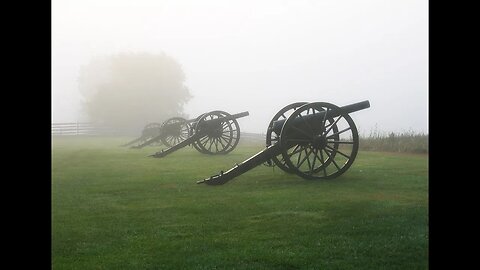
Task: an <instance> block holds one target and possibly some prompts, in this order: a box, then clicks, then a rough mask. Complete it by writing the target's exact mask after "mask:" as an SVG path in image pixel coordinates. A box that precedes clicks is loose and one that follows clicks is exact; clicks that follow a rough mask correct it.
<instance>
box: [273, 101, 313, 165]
mask: <svg viewBox="0 0 480 270" xmlns="http://www.w3.org/2000/svg"><path fill="white" fill-rule="evenodd" d="M305 104H307V102H295V103H292V104H290V105H287V106H285V107H283V108H282V109H281V110H280V111H278V112H277V114H275V115H274V116H273V118H272V120H271V121H270V123H269V124H268V128H267V133H266V146H267V147H268V146H270V145H272V144H276V143H278V141H279V139H280V137H279V135H280V134H277V133H275V132H272V127H273V122H275V121H278V120H284V119H287V118H288V117H289V116H290V115H291V114H292V113H293V112H294V111H295V110H297V109H298V108H299V107H300V106H302V105H305ZM271 161H273V162H274V164H272V163H271ZM265 165H266V166H275V165H277V166H278V167H279V168H280V169H282V170H283V171H285V172H288V173H293V170H291V169H290V168H288V167H287V164H285V160H284V159H283V156H282V155H281V154H280V155H278V156H274V157H272V158H271V160H269V161H267V162H266V164H265Z"/></svg>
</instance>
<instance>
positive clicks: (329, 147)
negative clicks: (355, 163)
mask: <svg viewBox="0 0 480 270" xmlns="http://www.w3.org/2000/svg"><path fill="white" fill-rule="evenodd" d="M326 147H327V148H328V149H330V150H332V152H335V153H339V154H340V155H342V156H344V157H346V158H348V159H350V156H348V155H347V154H344V153H342V152H341V151H340V150H338V149H335V148H332V147H331V146H329V145H327V146H326Z"/></svg>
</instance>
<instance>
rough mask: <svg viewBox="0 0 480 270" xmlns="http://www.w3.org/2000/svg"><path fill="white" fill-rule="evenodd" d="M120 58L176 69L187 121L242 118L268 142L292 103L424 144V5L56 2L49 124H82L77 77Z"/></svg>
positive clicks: (414, 1)
mask: <svg viewBox="0 0 480 270" xmlns="http://www.w3.org/2000/svg"><path fill="white" fill-rule="evenodd" d="M121 53H149V54H155V55H158V54H163V53H164V54H166V55H168V56H169V57H171V58H173V59H174V60H175V61H176V62H178V63H179V64H180V65H181V68H182V70H183V73H184V75H185V81H184V84H185V86H186V87H187V88H188V90H189V93H190V95H191V98H190V99H189V100H188V101H187V102H186V103H185V104H184V106H183V110H184V113H185V114H186V115H187V116H189V117H190V118H194V117H197V116H198V115H200V114H202V113H204V112H208V111H213V110H224V111H227V112H229V113H231V114H234V113H239V112H242V111H249V113H250V116H248V117H245V118H242V119H239V123H240V127H241V130H242V131H244V132H254V133H265V130H266V128H267V125H268V123H269V121H270V120H271V118H272V117H273V116H274V114H275V113H276V112H277V111H278V110H280V109H281V108H282V107H284V106H286V105H288V104H290V103H293V102H297V101H308V102H315V101H322V102H330V103H333V104H336V105H338V106H343V105H348V104H350V103H355V102H359V101H363V100H369V101H370V103H371V107H370V108H369V109H366V110H362V111H359V112H355V113H353V114H352V115H351V116H352V118H353V119H354V120H355V123H356V124H357V127H358V128H359V132H360V134H367V135H368V133H369V132H370V131H371V130H372V129H378V130H380V131H385V132H402V131H406V130H412V131H415V132H423V133H428V1H426V0H421V1H420V0H402V1H385V0H383V1H380V0H365V1H355V0H334V1H331V0H325V1H314V0H312V1H306V0H283V1H282V0H276V1H274V0H255V1H253V0H241V1H225V0H224V1H221V0H203V1H193V0H168V1H167V0H135V1H134V0H130V1H126V0H95V1H91V0H53V1H52V122H54V123H56V122H75V121H89V117H88V115H87V111H86V109H85V106H84V105H83V104H84V103H85V95H84V94H82V93H81V91H80V90H79V88H80V86H79V78H80V71H81V69H82V67H85V66H86V65H88V64H89V63H91V61H94V60H95V59H99V58H102V57H108V56H110V55H115V54H121ZM112 100H114V99H112ZM161 103H162V102H160V101H159V104H161ZM146 123H147V120H145V123H142V125H143V124H146ZM139 132H140V131H139Z"/></svg>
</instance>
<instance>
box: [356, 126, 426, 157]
mask: <svg viewBox="0 0 480 270" xmlns="http://www.w3.org/2000/svg"><path fill="white" fill-rule="evenodd" d="M360 150H366V151H385V152H408V153H428V134H423V133H415V132H413V131H408V132H402V133H393V132H391V133H380V132H378V131H377V130H375V131H373V132H371V133H370V135H369V136H360Z"/></svg>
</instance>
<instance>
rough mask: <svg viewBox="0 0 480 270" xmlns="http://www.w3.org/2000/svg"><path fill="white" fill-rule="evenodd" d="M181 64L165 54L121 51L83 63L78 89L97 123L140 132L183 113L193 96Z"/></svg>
mask: <svg viewBox="0 0 480 270" xmlns="http://www.w3.org/2000/svg"><path fill="white" fill-rule="evenodd" d="M184 83H185V74H184V72H183V70H182V67H181V65H180V64H179V63H178V62H177V61H175V60H174V59H173V58H171V57H169V56H167V55H166V54H164V53H162V54H151V53H120V54H117V55H112V56H107V57H103V58H97V59H93V60H92V61H91V62H90V63H89V64H87V65H85V66H82V67H81V70H80V76H79V90H80V93H81V94H82V95H83V97H84V98H85V100H84V110H85V112H86V114H87V116H88V118H89V119H90V121H92V122H95V123H100V124H104V125H108V126H110V127H113V128H117V129H119V130H122V131H128V132H132V131H134V132H137V133H138V132H139V130H141V129H142V128H143V127H144V126H145V125H146V124H147V123H150V122H160V123H161V122H163V121H164V120H166V119H168V118H170V117H174V116H184V113H183V106H184V105H185V104H186V103H187V102H188V101H189V99H190V98H191V95H190V92H189V89H188V88H187V87H186V86H185V84H184Z"/></svg>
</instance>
